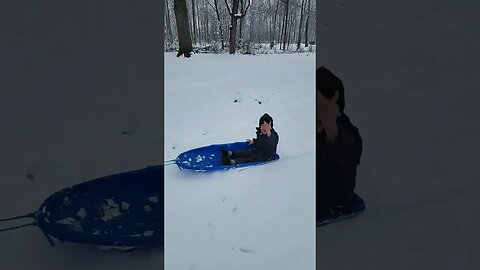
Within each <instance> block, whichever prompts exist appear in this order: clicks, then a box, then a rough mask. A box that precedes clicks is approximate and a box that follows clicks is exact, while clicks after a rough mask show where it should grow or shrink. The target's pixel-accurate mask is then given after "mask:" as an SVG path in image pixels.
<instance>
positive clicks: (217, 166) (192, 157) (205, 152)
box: [175, 142, 280, 171]
mask: <svg viewBox="0 0 480 270" xmlns="http://www.w3.org/2000/svg"><path fill="white" fill-rule="evenodd" d="M222 147H223V148H224V149H225V150H227V151H236V150H246V149H251V148H253V146H251V145H249V144H248V143H246V142H235V143H227V144H213V145H209V146H204V147H200V148H195V149H192V150H189V151H186V152H183V153H181V154H180V155H178V157H177V158H176V159H175V163H176V164H177V166H178V167H179V168H180V169H181V170H183V169H189V170H195V171H218V170H228V169H232V168H241V167H247V166H255V165H262V164H266V163H269V162H271V161H275V160H278V159H280V156H279V155H278V154H276V155H275V157H274V158H273V159H272V160H270V161H265V162H249V163H242V164H235V165H224V164H223V163H222V153H221V150H220V149H221V148H222Z"/></svg>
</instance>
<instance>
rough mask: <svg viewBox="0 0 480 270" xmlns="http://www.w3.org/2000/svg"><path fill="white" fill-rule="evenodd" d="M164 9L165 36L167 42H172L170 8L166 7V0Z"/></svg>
mask: <svg viewBox="0 0 480 270" xmlns="http://www.w3.org/2000/svg"><path fill="white" fill-rule="evenodd" d="M165 10H166V15H167V17H166V20H165V21H166V24H165V25H166V26H167V37H168V43H172V40H173V37H172V25H171V24H170V8H169V7H168V0H165Z"/></svg>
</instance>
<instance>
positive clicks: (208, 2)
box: [207, 1, 217, 12]
mask: <svg viewBox="0 0 480 270" xmlns="http://www.w3.org/2000/svg"><path fill="white" fill-rule="evenodd" d="M207 4H208V5H209V6H211V7H212V8H213V10H214V11H215V12H217V9H216V8H215V7H214V6H213V5H212V3H210V1H207Z"/></svg>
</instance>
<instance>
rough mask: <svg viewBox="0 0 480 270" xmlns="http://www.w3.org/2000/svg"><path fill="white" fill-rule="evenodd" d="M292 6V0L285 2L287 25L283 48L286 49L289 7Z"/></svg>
mask: <svg viewBox="0 0 480 270" xmlns="http://www.w3.org/2000/svg"><path fill="white" fill-rule="evenodd" d="M289 6H290V0H286V2H285V27H284V29H283V31H284V33H283V50H284V51H285V45H286V43H287V38H288V37H287V30H288V10H289V9H288V8H289Z"/></svg>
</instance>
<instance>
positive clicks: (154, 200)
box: [148, 196, 158, 203]
mask: <svg viewBox="0 0 480 270" xmlns="http://www.w3.org/2000/svg"><path fill="white" fill-rule="evenodd" d="M148 201H149V202H151V203H158V197H157V196H152V197H149V198H148Z"/></svg>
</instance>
